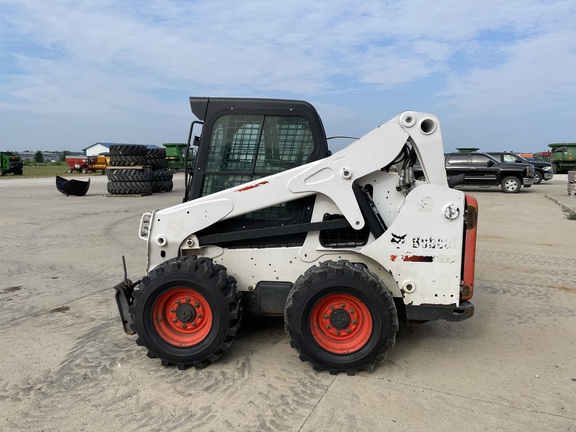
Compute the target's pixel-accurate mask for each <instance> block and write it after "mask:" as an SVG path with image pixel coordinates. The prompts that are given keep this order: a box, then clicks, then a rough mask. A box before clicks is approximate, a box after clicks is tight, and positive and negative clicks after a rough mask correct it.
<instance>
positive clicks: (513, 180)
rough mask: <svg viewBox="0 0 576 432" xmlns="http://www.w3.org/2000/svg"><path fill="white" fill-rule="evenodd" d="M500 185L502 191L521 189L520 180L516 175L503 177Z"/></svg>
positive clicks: (508, 191) (511, 191) (515, 191)
mask: <svg viewBox="0 0 576 432" xmlns="http://www.w3.org/2000/svg"><path fill="white" fill-rule="evenodd" d="M500 187H501V188H502V192H504V193H518V192H520V189H522V180H520V179H519V178H518V177H514V176H508V177H504V178H503V179H502V181H501V182H500Z"/></svg>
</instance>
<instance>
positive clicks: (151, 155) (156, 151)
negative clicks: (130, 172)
mask: <svg viewBox="0 0 576 432" xmlns="http://www.w3.org/2000/svg"><path fill="white" fill-rule="evenodd" d="M146 157H147V158H148V159H165V158H166V149H165V148H150V149H148V151H147V152H146Z"/></svg>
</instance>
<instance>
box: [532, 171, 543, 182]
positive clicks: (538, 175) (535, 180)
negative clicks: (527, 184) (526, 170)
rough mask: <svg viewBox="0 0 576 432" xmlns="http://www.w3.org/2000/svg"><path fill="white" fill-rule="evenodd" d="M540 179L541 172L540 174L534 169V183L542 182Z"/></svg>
mask: <svg viewBox="0 0 576 432" xmlns="http://www.w3.org/2000/svg"><path fill="white" fill-rule="evenodd" d="M542 180H543V178H542V174H540V173H539V172H538V171H536V172H535V173H534V184H540V183H542Z"/></svg>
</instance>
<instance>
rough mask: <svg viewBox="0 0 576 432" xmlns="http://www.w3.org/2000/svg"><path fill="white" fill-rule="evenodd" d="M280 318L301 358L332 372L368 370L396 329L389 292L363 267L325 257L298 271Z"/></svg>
mask: <svg viewBox="0 0 576 432" xmlns="http://www.w3.org/2000/svg"><path fill="white" fill-rule="evenodd" d="M284 322H285V327H286V331H287V332H288V334H289V337H290V345H291V346H292V347H293V348H295V349H296V350H298V352H299V353H300V359H301V360H302V361H308V362H310V363H312V365H313V367H314V369H316V370H318V371H321V370H328V371H329V372H330V373H332V374H337V373H339V372H347V373H348V374H355V373H358V372H360V371H370V370H372V369H373V368H374V366H375V364H376V363H378V362H381V361H382V360H384V358H385V357H386V355H387V353H388V351H389V350H390V349H391V348H392V346H393V345H394V342H395V340H396V331H397V330H398V314H397V311H396V306H395V305H394V299H393V298H392V294H391V293H390V291H389V290H388V289H387V288H386V286H385V285H384V284H383V283H382V281H381V280H380V279H379V278H378V277H377V276H376V275H374V274H373V273H371V272H370V271H369V270H368V269H367V268H365V267H364V266H361V265H357V264H353V263H350V262H348V261H338V262H334V261H328V262H324V263H322V264H320V265H319V266H314V267H311V268H310V269H308V270H307V271H306V273H304V274H303V275H302V276H300V277H299V278H298V280H297V281H296V282H295V284H294V286H293V288H292V290H291V291H290V294H289V295H288V299H287V302H286V309H285V314H284Z"/></svg>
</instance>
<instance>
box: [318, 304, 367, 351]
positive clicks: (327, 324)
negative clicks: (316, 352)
mask: <svg viewBox="0 0 576 432" xmlns="http://www.w3.org/2000/svg"><path fill="white" fill-rule="evenodd" d="M310 329H311V331H312V336H313V337H314V340H315V341H316V342H317V343H318V345H320V346H321V347H322V348H324V349H325V350H326V351H328V352H331V353H333V354H350V353H354V352H356V351H358V350H360V349H361V348H362V347H364V346H365V345H366V343H367V342H368V340H369V339H370V336H371V335H372V315H371V314H370V311H369V310H368V307H367V306H366V305H365V304H364V303H363V302H361V301H360V300H359V299H358V298H356V297H354V296H351V295H348V294H331V295H328V296H325V297H322V298H321V299H320V300H318V301H317V302H316V304H315V305H314V307H313V308H312V313H311V316H310Z"/></svg>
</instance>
